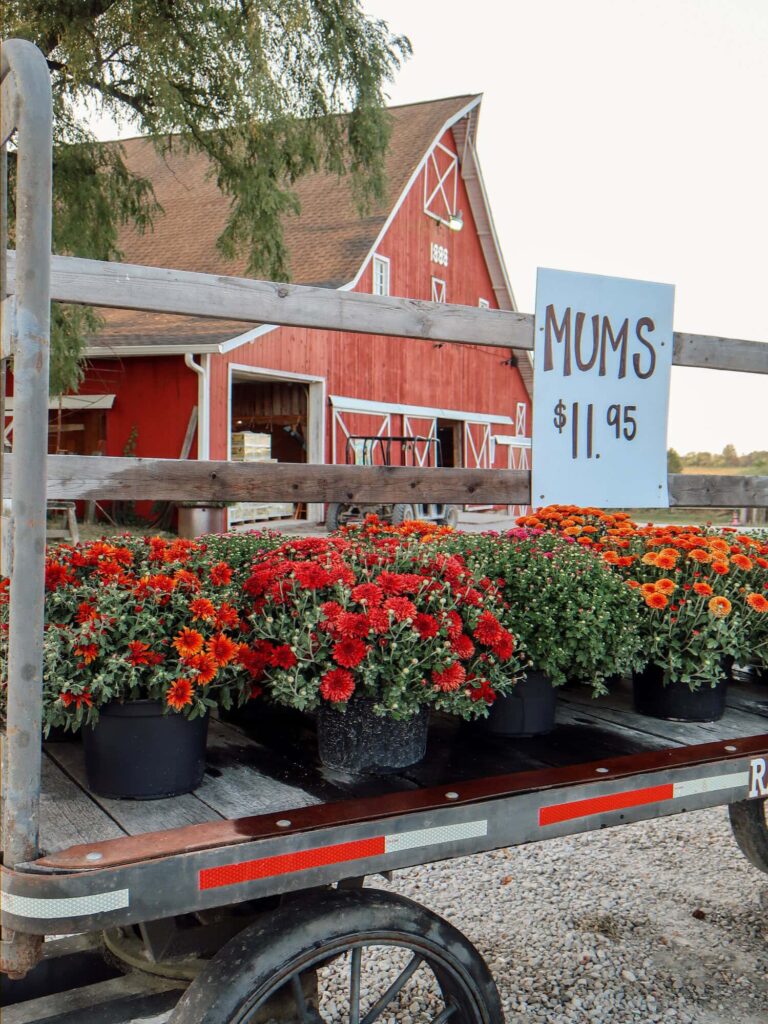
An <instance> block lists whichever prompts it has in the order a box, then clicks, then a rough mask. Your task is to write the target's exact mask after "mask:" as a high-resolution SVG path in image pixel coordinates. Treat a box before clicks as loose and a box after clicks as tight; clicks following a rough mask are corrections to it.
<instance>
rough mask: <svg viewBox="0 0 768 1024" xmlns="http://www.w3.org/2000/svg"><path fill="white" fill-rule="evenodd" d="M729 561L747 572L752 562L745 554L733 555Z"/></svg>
mask: <svg viewBox="0 0 768 1024" xmlns="http://www.w3.org/2000/svg"><path fill="white" fill-rule="evenodd" d="M731 562H732V563H733V565H735V566H736V568H737V569H743V570H744V571H745V572H748V571H749V570H750V569H751V568H752V562H751V561H750V559H749V558H747V556H746V555H733V556H732V558H731Z"/></svg>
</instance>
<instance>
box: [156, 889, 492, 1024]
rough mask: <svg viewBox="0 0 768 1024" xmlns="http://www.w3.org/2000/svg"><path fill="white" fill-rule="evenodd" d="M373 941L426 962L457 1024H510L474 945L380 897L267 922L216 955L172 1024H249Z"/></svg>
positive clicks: (428, 916) (288, 911) (315, 899)
mask: <svg viewBox="0 0 768 1024" xmlns="http://www.w3.org/2000/svg"><path fill="white" fill-rule="evenodd" d="M366 940H368V944H370V945H383V944H387V945H394V946H399V947H401V948H407V949H412V950H413V951H414V952H418V953H419V954H421V955H422V957H423V959H425V960H426V961H427V962H428V963H429V966H430V967H431V968H432V969H433V971H434V973H435V976H436V977H437V978H438V981H439V983H440V987H441V988H442V990H443V993H447V994H449V995H451V996H452V997H453V998H454V999H455V1000H456V1001H457V1002H458V1003H459V1013H458V1014H456V1013H454V1014H452V1015H451V1024H504V1013H503V1011H502V1008H501V1001H500V999H499V994H498V991H497V989H496V985H495V983H494V981H493V978H492V977H491V974H490V971H489V970H488V967H487V966H486V964H485V961H484V960H483V958H482V957H481V955H480V953H479V952H478V951H477V950H476V949H475V947H474V946H473V945H472V944H471V943H470V941H469V940H468V939H467V938H466V937H465V936H464V935H462V934H461V932H460V931H458V930H457V929H456V928H454V927H453V925H451V924H449V923H448V922H447V921H444V920H443V919H442V918H441V917H438V916H437V915H436V914H433V913H432V912H431V911H429V910H427V909H426V907H422V906H420V905H419V904H418V903H414V902H413V901H412V900H409V899H406V898H405V897H404V896H398V895H396V894H394V893H387V892H382V891H381V890H378V889H334V890H330V891H326V892H321V893H314V894H311V895H307V896H302V897H301V898H299V899H296V900H295V901H293V902H290V903H287V904H284V905H283V906H282V907H281V908H280V909H278V910H276V911H273V912H272V913H270V914H265V916H264V918H263V919H262V920H260V921H257V922H256V923H255V924H252V925H250V926H249V927H248V928H246V929H245V930H244V931H242V932H241V933H240V934H239V935H237V936H235V938H234V939H232V940H230V941H229V942H228V943H227V944H226V945H225V946H224V947H223V948H222V949H221V950H220V951H219V952H218V953H217V954H216V956H215V957H214V958H213V959H212V960H211V961H210V963H209V964H208V965H207V966H206V967H205V968H204V969H203V971H202V972H201V973H200V974H199V975H198V977H197V978H196V979H195V981H194V982H193V983H192V984H191V985H190V986H189V988H188V989H187V991H186V992H185V993H184V995H183V996H182V998H181V1000H180V1002H179V1003H178V1005H177V1007H176V1009H175V1010H174V1013H173V1016H172V1017H171V1019H170V1022H169V1024H245V1022H246V1021H247V1020H248V1019H249V1016H250V1015H251V1014H252V1013H253V1012H254V1011H255V1010H257V1009H258V1008H259V1006H260V1005H262V1004H263V1002H264V1001H266V1000H267V999H268V998H270V997H271V996H273V995H274V994H275V992H277V991H278V990H279V989H281V988H284V987H285V986H286V985H288V984H289V981H288V979H289V978H291V977H292V976H294V975H296V974H297V973H298V972H300V971H311V970H312V969H313V968H314V967H315V966H320V965H322V964H323V963H327V962H328V961H329V960H330V959H333V958H334V957H335V956H338V955H341V953H342V952H344V951H345V950H347V949H350V948H352V947H353V946H354V945H358V944H360V943H365V942H366ZM435 968H437V969H435ZM466 1007H469V1009H467V1008H466ZM315 1019H321V1018H315ZM384 1019H386V1017H384V1018H382V1024H383V1021H384Z"/></svg>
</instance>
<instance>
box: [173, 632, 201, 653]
mask: <svg viewBox="0 0 768 1024" xmlns="http://www.w3.org/2000/svg"><path fill="white" fill-rule="evenodd" d="M173 646H174V647H175V648H176V650H177V651H178V652H179V655H180V656H181V657H182V658H189V657H191V656H192V655H193V654H197V653H198V652H199V651H201V650H202V648H203V637H202V634H201V633H198V632H197V630H196V629H188V628H187V627H186V626H185V627H184V629H182V631H181V632H180V633H178V634H177V635H176V636H175V637H174V640H173Z"/></svg>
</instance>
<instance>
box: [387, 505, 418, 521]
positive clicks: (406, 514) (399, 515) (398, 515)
mask: <svg viewBox="0 0 768 1024" xmlns="http://www.w3.org/2000/svg"><path fill="white" fill-rule="evenodd" d="M415 518H416V512H415V511H414V508H413V505H393V506H392V523H393V524H394V525H395V526H397V525H399V524H400V523H404V522H405V521H406V520H407V519H415Z"/></svg>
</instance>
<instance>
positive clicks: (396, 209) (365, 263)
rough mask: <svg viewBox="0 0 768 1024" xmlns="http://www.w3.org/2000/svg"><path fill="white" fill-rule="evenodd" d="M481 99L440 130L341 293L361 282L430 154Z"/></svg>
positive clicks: (474, 100)
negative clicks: (356, 270) (449, 130)
mask: <svg viewBox="0 0 768 1024" xmlns="http://www.w3.org/2000/svg"><path fill="white" fill-rule="evenodd" d="M481 99H482V97H481V96H475V98H474V99H473V100H471V101H470V102H469V103H468V104H467V105H466V106H465V107H462V109H461V110H459V111H457V113H455V114H454V115H453V116H452V117H450V118H448V120H447V121H446V122H445V124H444V125H443V127H442V128H441V129H440V130H439V132H438V133H437V135H436V136H435V138H434V141H433V142H432V145H431V146H429V147H428V149H427V151H426V153H425V154H424V156H423V157H422V158H421V160H420V161H419V163H418V164H417V165H416V168H415V170H414V172H413V174H412V175H411V176H410V178H409V179H408V181H407V182H406V185H405V188H404V189H403V191H402V192H401V193H400V198H399V199H398V200H397V202H396V203H395V205H394V207H393V208H392V210H391V212H390V214H389V216H388V217H387V219H386V220H385V221H384V224H383V226H382V228H381V231H379V233H378V235H377V236H376V240H375V242H374V243H373V245H372V246H371V248H370V251H369V252H368V255H367V256H366V257H365V259H364V260H363V263H362V266H361V267H360V269H359V270H358V272H357V273H356V274H355V276H354V278H353V279H352V280H351V281H350V282H349V284H345V285H342V286H341V288H339V291H341V292H344V291H350V290H351V289H352V288H354V287H355V285H356V284H357V283H358V282H359V280H360V278H361V277H362V276H363V274H364V273H365V270H366V268H367V267H368V264H369V263H370V262H371V258H372V257H373V254H374V253H375V252H376V250H377V249H378V247H379V245H380V243H381V240H382V238H383V237H384V235H386V233H387V231H389V228H390V226H391V224H392V221H393V220H394V219H395V217H396V216H397V214H398V213H399V212H400V207H401V206H402V205H403V203H404V202H405V200H406V197H407V196H408V193H409V192H410V191H411V189H412V188H413V186H414V184H415V182H416V181H417V180H418V177H419V175H420V174H421V172H422V171H423V170H424V167H425V166H426V163H427V160H428V159H429V157H430V154H431V153H432V150H433V149H434V148H435V146H436V145H437V143H438V142H439V141H440V139H441V138H442V137H443V135H445V133H446V132H447V131H448V129H449V128H452V127H453V125H455V124H456V122H457V121H460V120H461V119H462V118H463V117H466V116H467V114H468V113H469V112H470V111H471V110H474V109H475V107H477V106H479V104H480V100H481Z"/></svg>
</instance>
